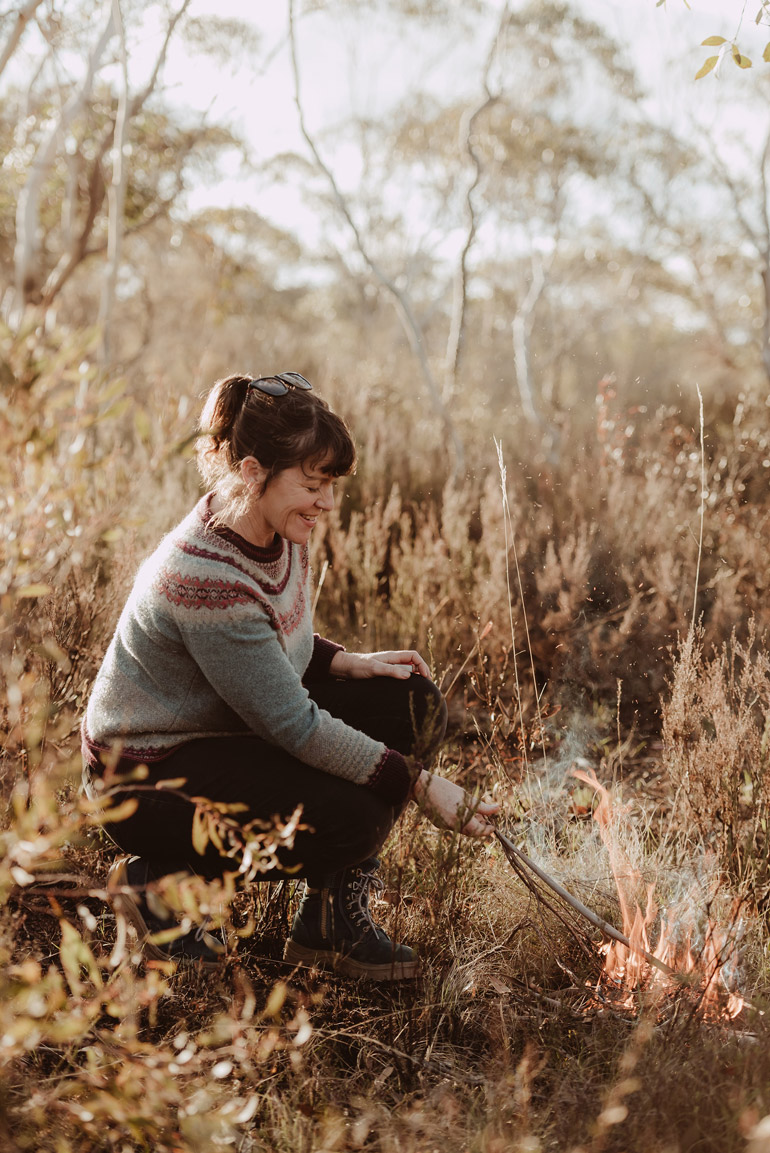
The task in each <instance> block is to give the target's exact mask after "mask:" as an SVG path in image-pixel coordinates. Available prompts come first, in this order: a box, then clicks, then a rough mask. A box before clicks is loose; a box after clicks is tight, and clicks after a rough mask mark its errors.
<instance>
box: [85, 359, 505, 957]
mask: <svg viewBox="0 0 770 1153" xmlns="http://www.w3.org/2000/svg"><path fill="white" fill-rule="evenodd" d="M200 431H201V436H200V439H199V443H198V465H199V469H200V472H201V475H202V477H203V480H204V482H205V484H206V486H207V488H208V490H209V491H208V493H207V495H206V496H204V497H203V499H202V500H201V501H200V502H199V503H198V504H197V505H196V507H195V508H194V509H193V510H192V512H191V513H189V515H188V516H187V517H186V518H185V519H184V520H183V521H182V522H181V524H179V525H178V526H177V527H176V528H175V529H173V530H172V531H171V532H170V533H169V534H168V535H167V536H166V537H165V538H164V540H163V541H162V542H161V544H160V545H159V547H158V548H157V549H156V551H155V553H154V554H153V555H152V556H151V557H150V558H149V560H147V561H146V562H145V564H144V565H143V566H142V568H141V569H140V571H139V574H138V576H137V579H136V582H135V584H134V587H133V590H132V592H131V595H130V597H129V599H128V602H127V604H126V606H125V608H124V610H123V613H122V615H121V617H120V620H119V622H118V626H117V629H116V632H115V635H114V637H113V639H112V641H111V643H110V646H109V648H108V651H107V653H106V655H105V658H104V662H103V664H102V666H101V669H100V670H99V673H98V675H97V678H96V682H95V684H94V687H93V691H92V694H91V697H90V700H89V703H88V709H87V713H86V718H85V722H84V756H85V762H86V777H87V779H88V780H90V781H91V782H92V783H93V778H94V776H98V775H100V774H102V773H103V772H104V768H105V766H106V765H109V766H110V767H111V768H112V767H114V768H115V769H116V771H117V772H118V773H123V772H125V771H127V770H130V769H131V768H133V767H135V766H136V765H137V764H139V763H141V764H145V765H147V766H148V770H149V776H148V777H147V778H146V779H145V781H144V782H143V786H142V789H141V790H135V792H134V794H133V795H134V796H135V797H136V799H137V801H138V807H137V808H136V811H135V812H134V813H133V815H131V816H129V817H128V819H126V820H122V821H120V822H119V823H115V824H113V826H112V829H113V830H114V831H113V832H112V836H113V838H114V840H115V841H116V842H117V844H118V845H119V847H120V848H121V849H122V850H123V851H124V852H126V853H128V854H132V857H131V858H130V859H121V860H120V861H118V862H117V863H116V865H115V866H114V867H113V870H112V873H111V877H110V887H111V889H112V890H113V893H114V894H115V901H116V905H118V906H119V907H120V908H121V909H122V911H123V912H124V913H125V914H126V915H127V916H128V917H129V918H130V919H131V920H132V921H133V923H134V925H135V927H136V928H137V930H138V932H139V935H140V940H141V941H142V943H143V945H144V947H145V950H146V951H147V952H148V953H150V954H152V955H153V956H156V957H158V956H160V957H169V956H171V957H174V958H177V959H182V960H196V961H199V962H201V963H203V964H207V963H212V962H214V961H216V959H217V952H218V949H217V944H216V941H215V940H214V939H212V938H211V937H210V936H209V935H207V934H205V933H203V932H201V931H200V930H199V931H197V932H193V931H190V932H188V933H185V934H182V935H181V936H180V937H179V938H178V939H177V940H176V941H174V942H172V943H171V944H170V945H167V946H164V947H161V946H159V945H158V944H157V943H154V942H153V941H152V940H151V939H149V938H150V937H151V935H152V934H155V933H157V932H158V931H159V930H163V929H168V927H169V921H168V918H167V916H166V913H165V911H164V910H163V909H162V907H161V909H160V910H159V908H158V906H157V903H155V902H154V900H153V898H154V896H155V894H154V893H153V891H152V882H153V881H157V879H158V878H160V877H162V876H165V875H167V874H169V873H174V872H179V871H180V870H184V871H193V872H197V873H199V874H201V875H203V876H206V877H210V878H213V877H216V876H218V875H220V876H221V875H222V873H223V872H224V871H225V869H226V868H227V867H228V865H230V867H232V864H231V862H229V861H228V860H226V859H224V858H223V857H222V855H221V854H220V853H219V851H218V850H217V849H216V848H215V847H214V846H213V845H211V844H209V845H208V846H207V848H206V850H205V852H204V853H203V854H202V855H201V854H198V853H196V851H195V849H194V848H193V842H192V830H193V816H194V811H195V806H194V804H193V803H192V802H191V801H190V800H188V799H187V797H205V798H207V799H208V800H210V801H213V802H215V803H217V804H240V805H242V806H245V809H244V811H243V812H242V813H239V817H238V819H239V820H242V822H243V824H244V825H245V824H247V823H248V822H250V821H255V820H262V821H265V822H268V823H269V822H270V821H271V820H272V819H273V818H274V817H275V816H279V817H283V818H287V817H288V816H289V815H290V814H291V813H292V812H293V811H294V810H295V809H296V807H297V806H300V805H301V806H302V824H303V826H306V827H305V828H303V829H301V830H300V831H298V832H297V834H296V837H295V840H294V843H293V847H292V848H291V849H289V848H283V849H281V850H280V851H279V867H278V869H277V870H275V871H272V872H270V873H269V874H268V877H269V879H273V878H274V877H276V876H280V875H284V873H285V875H292V876H302V877H304V878H305V892H304V896H303V899H302V902H301V904H300V907H299V910H298V912H297V914H296V917H295V920H294V924H293V927H292V931H291V936H290V938H289V940H288V942H287V944H286V950H285V954H284V955H285V958H286V960H287V961H289V962H291V963H293V964H320V965H332V966H334V967H336V968H337V969H338V970H339V971H340V972H344V973H348V974H351V975H356V976H367V977H370V978H373V979H376V980H389V979H398V978H408V977H411V976H413V975H414V973H415V971H416V958H415V954H414V953H413V951H412V950H411V949H410V948H408V947H407V946H405V945H400V944H394V943H392V942H391V941H390V939H389V938H388V937H387V935H386V934H385V933H384V931H383V930H382V929H380V928H379V927H378V926H376V925H375V924H374V922H373V920H372V918H371V915H370V913H369V907H368V894H369V889H370V887H371V886H372V885H373V884H375V885H376V884H378V883H379V882H378V880H377V878H376V876H375V870H376V868H377V865H378V863H379V862H378V861H377V857H376V854H377V852H378V850H379V849H380V847H381V846H382V844H383V843H384V841H385V839H386V837H387V836H388V833H389V832H390V830H391V828H392V827H393V825H394V823H395V821H396V820H397V818H398V817H399V816H400V814H401V812H402V811H403V809H404V807H405V806H406V804H407V803H408V801H409V800H414V801H416V802H417V803H418V804H420V805H422V806H424V807H425V810H426V812H427V813H428V814H429V816H430V817H431V819H432V820H433V821H434V823H436V824H437V825H439V826H442V827H448V828H459V829H461V831H462V832H464V833H466V834H468V835H470V836H476V837H484V836H488V835H490V833H491V832H492V831H493V827H492V825H491V823H490V820H489V818H490V817H491V816H492V815H493V813H494V812H496V811H497V806H495V805H493V804H491V803H486V802H481V803H475V804H471V802H470V799H469V797H468V796H467V794H466V793H465V792H464V791H463V790H462V789H461V788H460V787H459V786H457V785H455V784H453V783H452V782H450V781H447V780H444V779H441V778H437V777H432V776H431V775H430V774H429V773H428V771H427V769H426V768H425V766H424V763H423V762H425V761H426V760H427V758H429V757H430V755H431V754H432V753H434V752H435V750H436V748H437V746H438V744H439V742H440V741H441V738H442V737H443V734H444V729H445V725H446V706H445V704H444V701H443V699H442V697H441V694H440V692H439V690H438V689H437V688H436V686H435V685H434V684H432V682H431V681H430V679H429V676H428V668H427V666H426V664H425V661H424V660H423V659H422V657H421V656H420V654H419V653H417V652H414V651H411V650H407V651H404V652H382V653H348V652H346V651H345V649H344V648H343V647H342V646H341V645H339V644H334V643H332V642H331V641H328V640H324V639H323V638H321V637H319V636H318V635H316V634H314V633H313V630H312V621H311V607H310V586H309V581H310V572H309V566H308V541H309V539H310V536H311V534H312V532H313V528H314V527H315V525H316V523H317V522H318V518H319V517H321V516H323V515H324V513H326V512H329V511H330V510H331V509H332V508H333V507H334V480H335V479H336V478H337V477H340V476H345V475H347V474H348V473H350V472H351V471H352V470H353V467H354V464H355V449H354V446H353V442H352V440H351V437H350V433H349V431H348V429H347V427H346V425H345V424H344V422H343V421H342V420H341V419H340V418H339V417H338V416H336V415H335V414H334V413H332V412H331V410H330V409H329V407H328V405H327V404H326V403H325V402H324V401H323V400H321V399H320V397H318V396H317V395H316V394H315V393H314V392H313V391H312V387H311V385H310V383H309V382H308V381H307V380H305V378H304V377H302V376H300V375H299V374H298V373H292V372H287V373H279V374H278V375H276V376H271V377H262V378H258V379H253V378H251V377H248V376H241V375H234V376H229V377H227V378H225V379H224V380H220V381H218V382H217V383H216V384H215V385H214V387H213V388H212V390H211V392H210V393H209V396H208V399H207V401H206V404H205V407H204V409H203V413H202V417H201V427H200ZM172 778H173V779H177V778H183V779H184V780H185V785H184V792H185V794H186V796H183V795H181V794H180V793H179V792H175V791H169V790H163V789H154V788H152V787H150V788H148V787H147V786H152V785H154V784H157V783H158V782H160V781H166V780H169V779H172ZM125 795H132V794H131V793H130V790H129V791H128V792H127V793H126V794H125ZM120 798H121V794H118V799H120ZM148 886H149V888H148ZM167 935H168V934H167Z"/></svg>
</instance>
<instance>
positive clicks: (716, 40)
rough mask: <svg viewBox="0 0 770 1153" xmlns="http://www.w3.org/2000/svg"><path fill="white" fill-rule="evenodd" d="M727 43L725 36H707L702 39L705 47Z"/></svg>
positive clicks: (715, 46)
mask: <svg viewBox="0 0 770 1153" xmlns="http://www.w3.org/2000/svg"><path fill="white" fill-rule="evenodd" d="M726 43H727V41H726V40H725V38H724V36H707V37H706V39H705V40H701V45H702V46H703V47H704V48H718V47H719V45H720V44H726Z"/></svg>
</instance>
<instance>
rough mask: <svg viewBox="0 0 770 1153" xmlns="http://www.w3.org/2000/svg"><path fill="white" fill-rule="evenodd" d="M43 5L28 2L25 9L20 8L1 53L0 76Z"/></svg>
mask: <svg viewBox="0 0 770 1153" xmlns="http://www.w3.org/2000/svg"><path fill="white" fill-rule="evenodd" d="M42 3H43V0H27V3H26V4H25V5H24V7H23V8H20V9H19V11H18V12H17V13H16V23H15V24H14V26H13V28H12V30H11V34H10V36H9V37H8V39H7V40H6V42H5V47H4V48H3V51H2V53H0V76H2V74H3V72H4V71H5V66H6V64H7V63H8V61H9V60H10V59H11V57H12V56H13V54H14V52H15V51H16V48H17V47H18V44H19V41H20V40H21V38H22V36H23V35H24V30H25V28H26V27H27V25H28V24H29V22H30V20H31V19H32V17H33V16H34V15H35V12H36V11H37V9H38V8H39V7H40V5H41V4H42Z"/></svg>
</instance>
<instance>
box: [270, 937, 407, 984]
mask: <svg viewBox="0 0 770 1153" xmlns="http://www.w3.org/2000/svg"><path fill="white" fill-rule="evenodd" d="M283 959H284V961H288V962H289V964H290V965H302V966H304V967H305V968H314V969H334V971H335V972H336V973H341V974H343V976H345V977H363V978H368V979H369V980H370V981H411V980H413V979H414V978H415V977H416V976H417V973H418V970H419V962H418V961H417V960H414V961H387V962H385V963H384V964H381V965H372V964H369V965H367V964H365V963H364V962H363V961H356V960H355V959H354V958H353V957H347V956H345V954H344V953H335V952H334V951H333V950H332V949H309V948H308V947H307V946H306V945H298V944H297V942H296V941H292V940H291V939H290V940H288V941H287V942H286V946H285V948H284V950H283Z"/></svg>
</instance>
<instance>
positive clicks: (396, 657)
mask: <svg viewBox="0 0 770 1153" xmlns="http://www.w3.org/2000/svg"><path fill="white" fill-rule="evenodd" d="M329 672H330V673H331V674H332V676H335V677H348V678H350V679H351V680H366V679H367V678H368V677H397V678H398V679H399V680H406V679H407V677H410V676H411V675H412V673H419V675H420V676H422V677H429V676H430V670H429V669H428V666H427V665H426V663H425V661H424V660H423V659H422V657H421V656H420V654H419V653H417V652H415V651H414V650H413V649H405V650H403V651H399V652H387V653H346V652H343V651H340V652H336V653H335V654H334V657H333V658H332V662H331V664H330V665H329Z"/></svg>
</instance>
